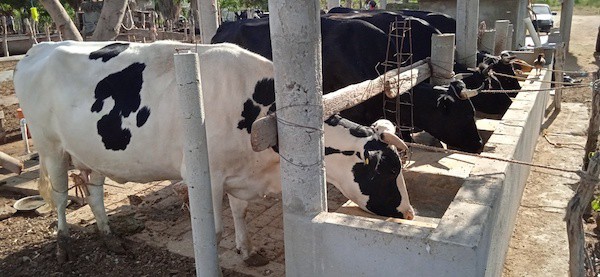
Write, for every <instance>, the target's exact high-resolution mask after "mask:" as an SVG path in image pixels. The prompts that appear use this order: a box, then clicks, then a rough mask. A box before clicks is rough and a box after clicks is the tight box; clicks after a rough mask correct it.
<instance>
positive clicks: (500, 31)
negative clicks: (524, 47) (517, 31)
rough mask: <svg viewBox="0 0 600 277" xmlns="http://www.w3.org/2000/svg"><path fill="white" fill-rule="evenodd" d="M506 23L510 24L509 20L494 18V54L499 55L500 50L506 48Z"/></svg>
mask: <svg viewBox="0 0 600 277" xmlns="http://www.w3.org/2000/svg"><path fill="white" fill-rule="evenodd" d="M508 24H510V21H509V20H496V24H495V27H494V28H495V29H496V36H495V39H494V55H500V52H502V51H504V50H506V45H507V43H506V42H507V38H508Z"/></svg>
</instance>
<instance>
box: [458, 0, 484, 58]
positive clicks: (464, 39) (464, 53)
mask: <svg viewBox="0 0 600 277" xmlns="http://www.w3.org/2000/svg"><path fill="white" fill-rule="evenodd" d="M478 24H479V0H457V1H456V62H457V63H460V64H462V65H465V66H468V67H475V66H476V64H477V30H478V28H479V26H478Z"/></svg>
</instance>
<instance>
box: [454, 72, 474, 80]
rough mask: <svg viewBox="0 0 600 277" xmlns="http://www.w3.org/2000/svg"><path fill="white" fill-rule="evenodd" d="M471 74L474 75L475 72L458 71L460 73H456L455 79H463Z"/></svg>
mask: <svg viewBox="0 0 600 277" xmlns="http://www.w3.org/2000/svg"><path fill="white" fill-rule="evenodd" d="M471 76H473V73H458V74H454V79H456V80H462V79H464V78H468V77H471Z"/></svg>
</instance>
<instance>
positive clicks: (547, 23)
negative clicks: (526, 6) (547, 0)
mask: <svg viewBox="0 0 600 277" xmlns="http://www.w3.org/2000/svg"><path fill="white" fill-rule="evenodd" d="M531 10H532V14H531V22H532V23H533V27H535V29H536V30H537V31H538V32H546V33H548V32H550V29H552V27H554V20H553V19H552V16H553V15H556V12H553V11H552V10H551V9H550V6H548V5H546V4H532V5H531Z"/></svg>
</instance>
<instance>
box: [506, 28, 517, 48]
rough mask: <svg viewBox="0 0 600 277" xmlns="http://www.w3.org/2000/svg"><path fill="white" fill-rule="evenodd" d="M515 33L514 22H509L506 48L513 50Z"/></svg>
mask: <svg viewBox="0 0 600 277" xmlns="http://www.w3.org/2000/svg"><path fill="white" fill-rule="evenodd" d="M514 33H515V26H514V25H513V24H508V36H507V37H506V49H507V50H513V49H514V48H513V45H514V43H513V38H514Z"/></svg>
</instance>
